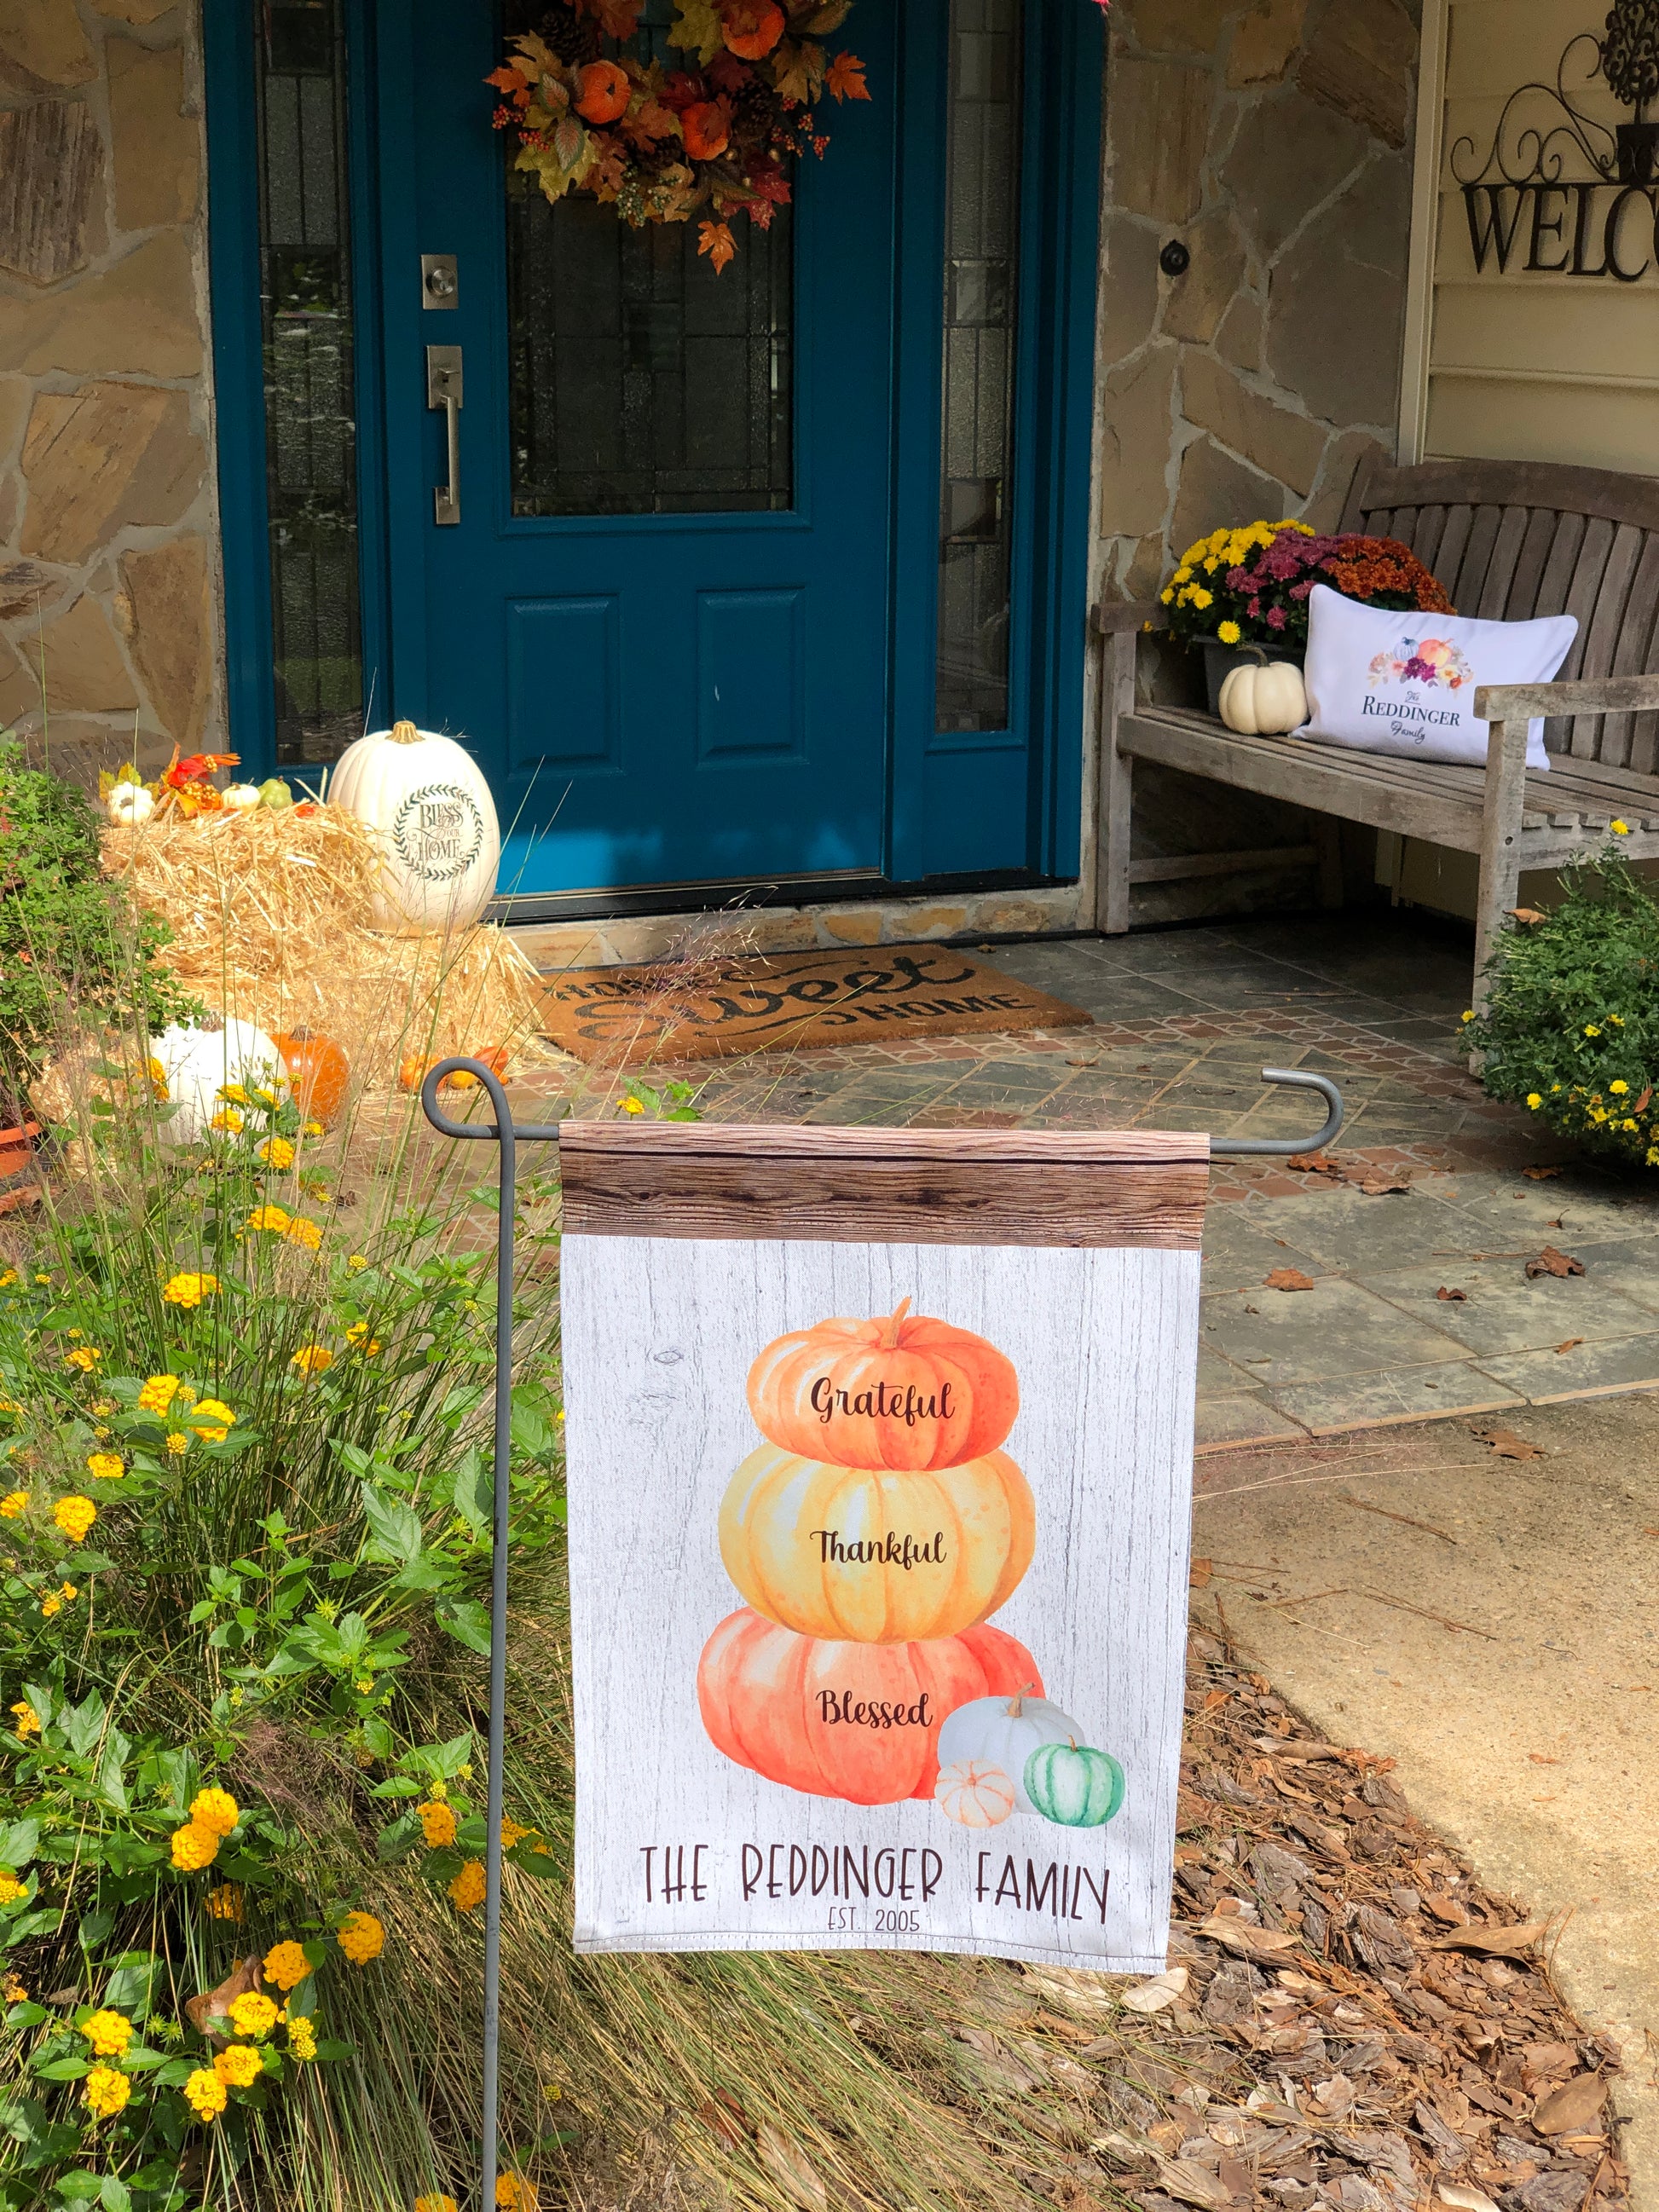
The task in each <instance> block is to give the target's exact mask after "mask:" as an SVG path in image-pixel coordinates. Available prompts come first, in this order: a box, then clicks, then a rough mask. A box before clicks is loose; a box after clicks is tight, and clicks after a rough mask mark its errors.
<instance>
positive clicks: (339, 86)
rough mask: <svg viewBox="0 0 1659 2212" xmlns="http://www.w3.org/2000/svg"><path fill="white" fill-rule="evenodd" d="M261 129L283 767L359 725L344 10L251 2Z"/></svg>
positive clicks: (296, 2)
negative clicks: (284, 764)
mask: <svg viewBox="0 0 1659 2212" xmlns="http://www.w3.org/2000/svg"><path fill="white" fill-rule="evenodd" d="M249 4H250V5H252V8H253V11H254V26H255V30H254V51H255V55H256V68H257V70H258V109H257V112H258V134H259V146H258V154H259V271H260V286H259V289H260V302H261V312H262V318H263V335H264V378H265V481H266V496H267V500H268V503H269V509H270V596H271V612H272V617H273V621H274V625H275V632H276V757H277V759H278V761H279V762H280V763H287V764H295V763H302V762H305V761H327V760H333V759H336V758H337V757H338V756H339V755H340V753H342V752H343V750H344V749H345V747H346V746H347V745H348V744H350V742H351V740H352V739H353V738H356V737H357V736H359V735H361V733H362V700H363V671H362V633H361V626H360V621H359V613H358V599H357V436H356V402H355V398H354V394H353V384H352V379H353V354H352V299H351V264H350V238H349V216H348V209H347V198H346V150H345V149H346V112H345V108H346V81H345V25H344V21H343V0H249Z"/></svg>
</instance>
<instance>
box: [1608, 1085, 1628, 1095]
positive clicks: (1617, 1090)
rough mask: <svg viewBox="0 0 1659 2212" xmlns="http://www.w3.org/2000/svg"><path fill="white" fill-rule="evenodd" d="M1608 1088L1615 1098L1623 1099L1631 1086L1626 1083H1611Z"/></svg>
mask: <svg viewBox="0 0 1659 2212" xmlns="http://www.w3.org/2000/svg"><path fill="white" fill-rule="evenodd" d="M1607 1088H1608V1090H1609V1091H1612V1093H1613V1097H1615V1098H1622V1097H1624V1095H1625V1093H1626V1091H1628V1090H1629V1089H1630V1085H1629V1084H1628V1083H1625V1082H1619V1083H1610V1084H1608V1085H1607Z"/></svg>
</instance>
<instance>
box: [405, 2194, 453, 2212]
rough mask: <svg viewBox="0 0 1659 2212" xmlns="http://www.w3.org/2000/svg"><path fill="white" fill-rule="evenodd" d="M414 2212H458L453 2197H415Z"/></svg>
mask: <svg viewBox="0 0 1659 2212" xmlns="http://www.w3.org/2000/svg"><path fill="white" fill-rule="evenodd" d="M415 2212H459V2206H458V2205H457V2204H456V2202H455V2200H454V2198H453V2197H416V2199H415Z"/></svg>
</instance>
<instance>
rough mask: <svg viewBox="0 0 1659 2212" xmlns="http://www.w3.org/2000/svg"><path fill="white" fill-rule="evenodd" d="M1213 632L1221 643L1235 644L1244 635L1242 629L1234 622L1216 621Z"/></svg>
mask: <svg viewBox="0 0 1659 2212" xmlns="http://www.w3.org/2000/svg"><path fill="white" fill-rule="evenodd" d="M1215 634H1216V635H1217V636H1218V638H1219V639H1220V640H1221V642H1222V643H1223V645H1237V643H1238V641H1239V640H1240V639H1241V638H1242V637H1243V635H1244V633H1243V630H1242V629H1240V628H1239V626H1238V624H1237V623H1236V622H1225V623H1218V624H1217V626H1216V633H1215Z"/></svg>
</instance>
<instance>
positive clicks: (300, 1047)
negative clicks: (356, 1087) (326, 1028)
mask: <svg viewBox="0 0 1659 2212" xmlns="http://www.w3.org/2000/svg"><path fill="white" fill-rule="evenodd" d="M271 1042H272V1043H273V1044H274V1045H275V1046H276V1049H277V1051H278V1052H280V1053H281V1054H282V1055H283V1066H284V1067H285V1068H286V1069H287V1070H288V1079H289V1082H290V1083H291V1084H292V1085H293V1086H294V1099H295V1104H296V1105H297V1106H298V1107H299V1109H300V1111H301V1114H302V1115H305V1116H306V1117H307V1119H308V1120H311V1121H320V1122H321V1123H322V1124H323V1127H325V1128H327V1127H329V1125H330V1124H331V1122H332V1121H334V1119H335V1117H336V1116H337V1115H338V1113H339V1111H340V1109H341V1107H342V1106H343V1105H344V1104H345V1097H346V1085H347V1083H348V1082H349V1079H350V1075H351V1063H350V1061H349V1060H348V1059H347V1058H346V1056H345V1053H344V1051H343V1049H342V1048H341V1047H340V1046H339V1045H337V1044H336V1043H335V1042H334V1040H333V1038H332V1037H325V1036H314V1035H313V1032H312V1031H311V1030H307V1029H297V1030H289V1031H288V1032H287V1033H286V1035H284V1034H283V1032H282V1031H280V1030H278V1031H276V1033H275V1034H274V1035H273V1036H272V1037H271Z"/></svg>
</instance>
